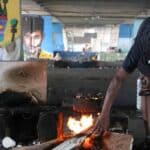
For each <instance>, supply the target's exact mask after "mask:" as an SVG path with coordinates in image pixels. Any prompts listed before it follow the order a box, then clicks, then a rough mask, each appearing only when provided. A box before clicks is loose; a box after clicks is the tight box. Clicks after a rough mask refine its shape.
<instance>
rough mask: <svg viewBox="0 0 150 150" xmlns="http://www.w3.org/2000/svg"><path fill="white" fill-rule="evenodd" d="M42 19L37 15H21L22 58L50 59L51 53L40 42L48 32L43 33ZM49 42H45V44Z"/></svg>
mask: <svg viewBox="0 0 150 150" xmlns="http://www.w3.org/2000/svg"><path fill="white" fill-rule="evenodd" d="M44 23H45V22H44V19H43V17H42V16H39V15H23V16H22V36H23V38H22V39H23V52H24V60H31V59H52V57H53V54H52V53H50V52H49V51H48V50H46V49H42V42H44V40H45V39H46V36H48V34H49V33H44V27H45V25H44ZM48 44H50V42H47V45H48Z"/></svg>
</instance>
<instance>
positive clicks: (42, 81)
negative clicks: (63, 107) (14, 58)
mask: <svg viewBox="0 0 150 150" xmlns="http://www.w3.org/2000/svg"><path fill="white" fill-rule="evenodd" d="M0 66H1V71H0V93H3V92H5V91H7V90H10V91H14V92H20V93H26V94H27V95H28V96H31V98H32V100H33V101H34V103H36V104H39V103H40V104H46V102H47V61H26V62H23V61H19V62H0Z"/></svg>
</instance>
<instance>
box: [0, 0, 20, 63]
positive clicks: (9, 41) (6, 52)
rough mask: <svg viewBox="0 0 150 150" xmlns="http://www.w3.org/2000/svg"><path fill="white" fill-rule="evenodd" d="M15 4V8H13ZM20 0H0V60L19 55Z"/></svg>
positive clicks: (18, 57) (15, 57)
mask: <svg viewBox="0 0 150 150" xmlns="http://www.w3.org/2000/svg"><path fill="white" fill-rule="evenodd" d="M14 6H15V9H14ZM20 16H21V15H20V0H0V60H1V61H3V60H19V59H20V56H21V39H20V34H21V29H20V28H21V27H20Z"/></svg>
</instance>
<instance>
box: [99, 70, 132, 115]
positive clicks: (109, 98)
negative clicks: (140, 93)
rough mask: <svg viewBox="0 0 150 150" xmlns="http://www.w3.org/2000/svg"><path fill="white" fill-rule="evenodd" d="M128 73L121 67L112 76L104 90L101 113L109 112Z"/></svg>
mask: <svg viewBox="0 0 150 150" xmlns="http://www.w3.org/2000/svg"><path fill="white" fill-rule="evenodd" d="M128 76H129V73H127V72H126V71H125V70H124V69H123V68H120V69H119V70H118V71H117V72H116V74H115V76H114V77H113V79H112V81H111V82H110V84H109V87H108V89H107V92H106V96H105V100H104V105H103V108H102V114H106V113H109V112H110V109H111V106H112V104H113V103H114V100H115V99H116V97H117V95H118V93H119V90H120V88H121V87H122V85H123V83H124V81H126V79H127V78H128Z"/></svg>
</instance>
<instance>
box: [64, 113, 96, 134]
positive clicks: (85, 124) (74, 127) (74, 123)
mask: <svg viewBox="0 0 150 150" xmlns="http://www.w3.org/2000/svg"><path fill="white" fill-rule="evenodd" d="M93 122H94V119H93V116H92V115H83V116H81V118H80V120H77V119H75V118H73V117H69V119H68V122H67V126H68V128H69V129H70V130H71V131H73V133H75V134H78V133H80V132H82V131H84V130H86V129H88V128H89V127H91V126H92V125H93Z"/></svg>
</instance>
